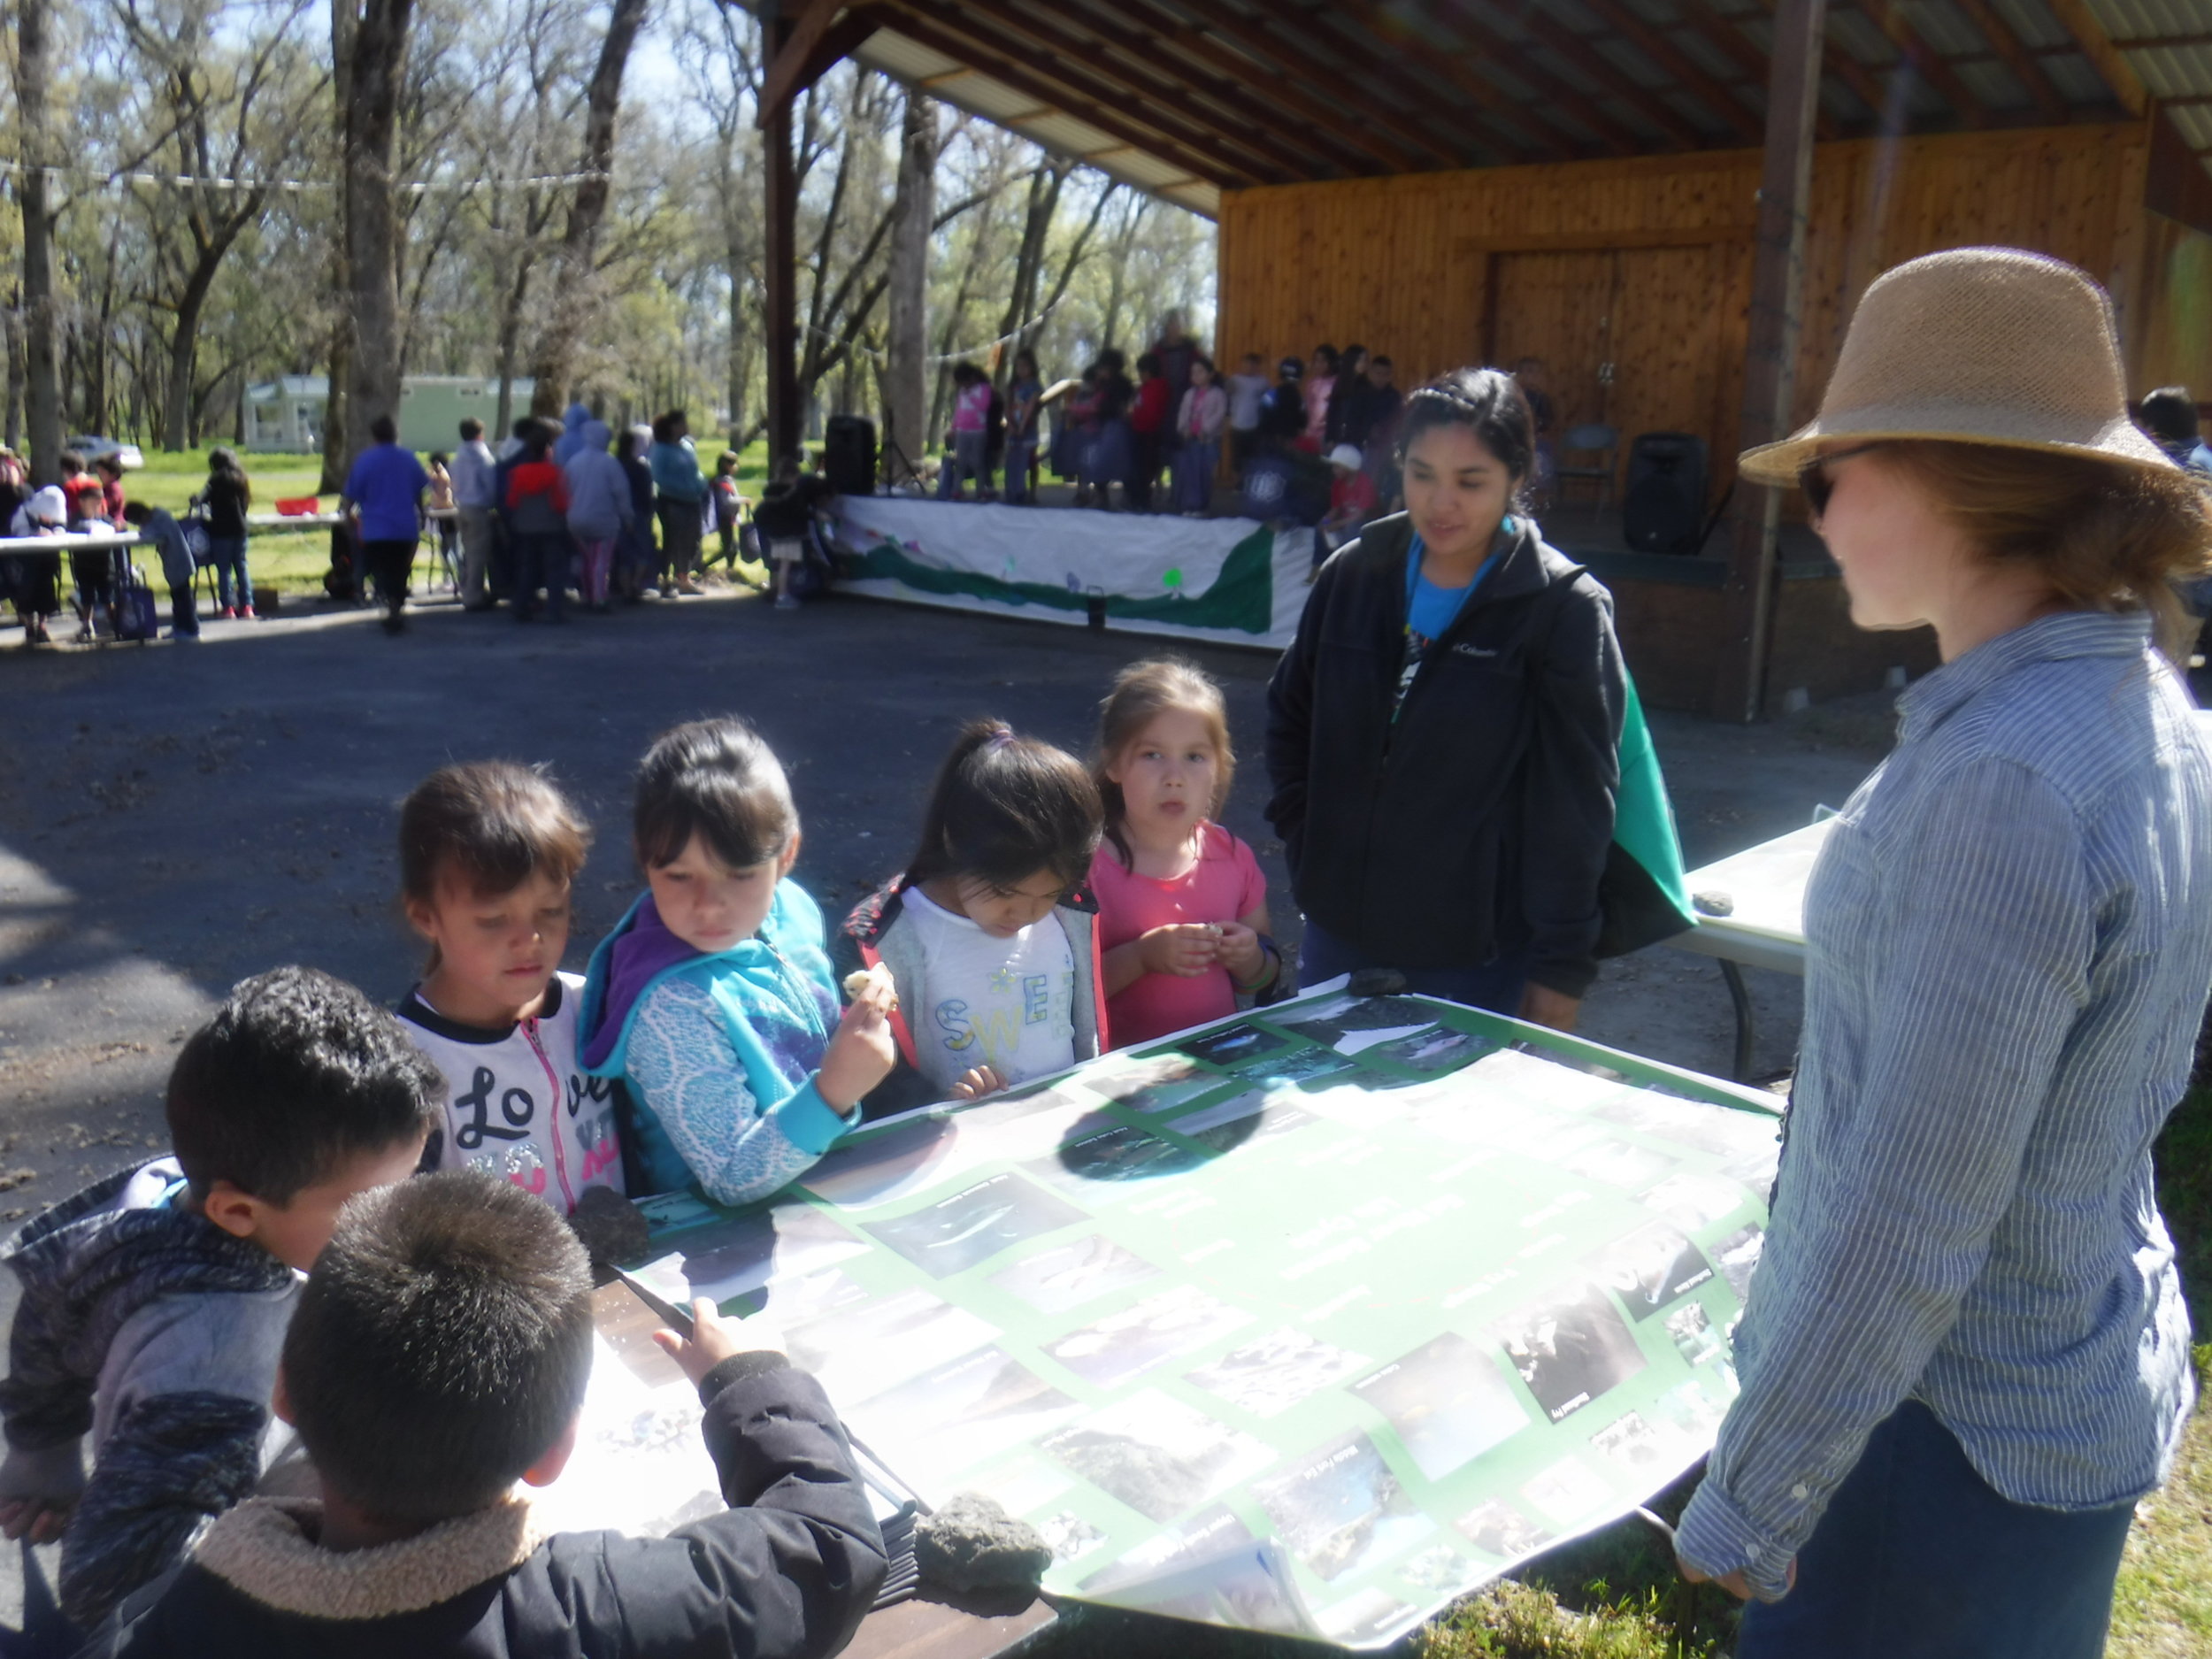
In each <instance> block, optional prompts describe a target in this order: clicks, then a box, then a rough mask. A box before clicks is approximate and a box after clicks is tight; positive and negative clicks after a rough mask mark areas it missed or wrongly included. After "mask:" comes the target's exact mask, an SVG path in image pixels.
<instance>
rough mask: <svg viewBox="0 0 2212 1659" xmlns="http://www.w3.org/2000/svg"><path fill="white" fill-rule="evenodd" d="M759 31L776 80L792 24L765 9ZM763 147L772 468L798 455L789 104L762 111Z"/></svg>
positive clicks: (795, 200)
mask: <svg viewBox="0 0 2212 1659" xmlns="http://www.w3.org/2000/svg"><path fill="white" fill-rule="evenodd" d="M762 12H763V16H762V19H761V27H762V31H763V35H764V43H765V44H766V46H767V48H768V50H767V52H766V53H765V54H764V55H765V57H766V58H767V62H768V65H769V66H770V69H771V73H772V72H773V67H774V65H775V63H776V60H777V59H778V58H780V57H781V56H782V54H783V53H784V52H786V51H787V50H791V21H790V19H789V18H788V16H787V15H786V8H785V7H783V6H781V5H778V4H773V3H772V4H768V5H766V6H764V7H763V8H762ZM760 125H761V143H762V149H763V152H764V154H763V159H764V162H765V163H766V165H765V166H764V168H763V169H762V173H763V174H764V178H765V180H766V186H767V188H766V196H767V201H766V203H765V206H766V209H767V213H766V218H765V223H764V226H763V232H762V238H761V242H762V246H761V255H762V263H763V264H764V265H765V266H766V271H765V278H766V280H765V283H764V287H765V288H766V290H767V292H766V294H765V295H764V296H763V297H764V300H765V303H766V311H767V315H766V317H765V318H764V322H765V324H766V326H767V333H768V464H769V467H770V470H771V472H773V469H774V468H775V466H776V465H777V464H778V463H780V462H781V461H782V460H784V459H785V458H786V457H791V456H795V455H797V454H798V452H799V429H800V419H799V416H800V411H799V287H798V269H797V266H798V257H799V250H798V207H799V186H798V179H797V175H796V173H795V171H794V169H793V167H792V164H791V100H790V99H789V98H786V99H784V100H783V101H782V102H781V103H779V104H769V105H768V106H767V107H766V108H765V109H764V110H763V111H761V121H760Z"/></svg>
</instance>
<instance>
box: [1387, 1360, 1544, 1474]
mask: <svg viewBox="0 0 2212 1659" xmlns="http://www.w3.org/2000/svg"><path fill="white" fill-rule="evenodd" d="M1351 1387H1352V1392H1353V1393H1354V1394H1357V1395H1358V1396H1359V1397H1360V1398H1361V1399H1362V1400H1364V1401H1365V1402H1367V1403H1368V1404H1369V1405H1371V1406H1372V1407H1373V1408H1374V1409H1376V1410H1377V1411H1379V1412H1380V1413H1382V1416H1383V1419H1384V1421H1386V1423H1388V1424H1389V1425H1390V1426H1391V1428H1392V1430H1393V1431H1394V1432H1395V1433H1396V1434H1397V1436H1398V1443H1399V1444H1400V1445H1402V1446H1403V1447H1404V1448H1406V1455H1407V1456H1409V1457H1410V1458H1412V1459H1413V1463H1414V1466H1415V1467H1416V1468H1417V1469H1418V1470H1420V1471H1421V1472H1422V1474H1423V1475H1425V1477H1427V1478H1428V1479H1431V1480H1441V1479H1444V1477H1445V1476H1447V1475H1448V1474H1450V1473H1451V1472H1452V1471H1454V1470H1455V1469H1459V1468H1463V1467H1464V1466H1465V1465H1466V1464H1468V1463H1472V1462H1473V1461H1474V1460H1475V1459H1476V1458H1478V1457H1479V1456H1481V1455H1483V1453H1485V1452H1486V1451H1488V1450H1489V1449H1490V1448H1492V1447H1494V1446H1496V1445H1499V1444H1501V1443H1502V1442H1503V1441H1504V1440H1509V1439H1510V1438H1511V1437H1512V1436H1513V1435H1516V1434H1517V1433H1519V1432H1521V1431H1522V1430H1523V1429H1525V1428H1526V1427H1527V1426H1528V1421H1529V1419H1528V1412H1527V1410H1526V1409H1525V1407H1524V1406H1523V1405H1522V1404H1521V1401H1520V1397H1519V1396H1518V1395H1517V1394H1515V1393H1514V1392H1513V1386H1512V1385H1511V1384H1510V1383H1509V1382H1508V1381H1507V1380H1506V1379H1505V1378H1504V1376H1503V1375H1502V1373H1501V1372H1500V1371H1499V1370H1498V1366H1497V1362H1496V1361H1495V1360H1494V1359H1493V1358H1492V1357H1491V1355H1490V1353H1489V1351H1488V1350H1487V1349H1486V1348H1479V1347H1478V1346H1476V1345H1475V1344H1474V1343H1472V1342H1470V1341H1469V1340H1467V1339H1466V1338H1465V1337H1463V1336H1461V1335H1459V1334H1458V1333H1455V1332H1451V1331H1447V1332H1445V1333H1443V1334H1442V1335H1440V1336H1438V1337H1435V1338H1432V1340H1429V1341H1426V1342H1424V1343H1423V1344H1422V1345H1421V1346H1420V1347H1419V1348H1415V1349H1414V1350H1413V1351H1412V1352H1411V1353H1409V1354H1407V1355H1405V1356H1403V1357H1402V1358H1400V1359H1397V1360H1394V1361H1393V1362H1392V1363H1390V1364H1387V1365H1386V1366H1384V1367H1383V1368H1382V1370H1380V1371H1377V1372H1376V1373H1375V1374H1374V1375H1373V1376H1371V1377H1363V1378H1361V1379H1359V1381H1357V1382H1356V1383H1354V1384H1353V1385H1352V1386H1351Z"/></svg>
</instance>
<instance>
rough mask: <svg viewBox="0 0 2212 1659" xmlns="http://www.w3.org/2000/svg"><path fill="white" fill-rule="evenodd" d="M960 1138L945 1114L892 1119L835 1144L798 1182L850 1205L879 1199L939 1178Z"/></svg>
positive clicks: (855, 1206) (851, 1207) (855, 1207)
mask: <svg viewBox="0 0 2212 1659" xmlns="http://www.w3.org/2000/svg"><path fill="white" fill-rule="evenodd" d="M959 1139H960V1132H959V1131H958V1130H957V1129H956V1128H955V1127H954V1126H953V1125H952V1123H951V1121H950V1120H949V1119H948V1118H915V1119H914V1120H913V1121H911V1122H909V1123H902V1124H894V1125H891V1126H890V1127H888V1128H887V1129H878V1130H875V1131H873V1132H872V1133H868V1134H864V1135H862V1136H861V1137H859V1139H857V1140H854V1141H846V1142H845V1143H844V1144H842V1145H841V1146H837V1147H833V1148H831V1149H830V1150H829V1151H828V1152H827V1153H826V1154H825V1155H824V1156H823V1158H822V1161H821V1162H820V1163H818V1164H816V1165H815V1166H814V1167H813V1168H812V1169H810V1170H809V1171H807V1172H806V1173H805V1174H803V1175H802V1176H800V1177H799V1185H800V1186H801V1187H804V1188H806V1190H807V1191H808V1192H810V1193H812V1194H814V1195H815V1196H816V1197H817V1198H820V1199H825V1200H826V1201H827V1202H830V1203H833V1204H841V1205H843V1206H844V1207H845V1208H847V1209H849V1210H858V1209H864V1208H866V1207H867V1206H868V1205H870V1204H879V1203H883V1202H887V1201H888V1200H890V1199H893V1198H899V1197H902V1196H904V1195H905V1194H909V1193H918V1192H920V1191H921V1189H922V1188H923V1187H926V1186H928V1185H929V1184H930V1183H931V1182H933V1181H935V1180H938V1179H942V1178H943V1177H942V1175H941V1171H946V1165H947V1164H949V1161H950V1159H951V1157H952V1154H953V1149H954V1148H955V1147H956V1145H957V1144H958V1142H959ZM948 1172H949V1171H948Z"/></svg>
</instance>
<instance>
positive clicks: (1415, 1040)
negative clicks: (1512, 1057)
mask: <svg viewBox="0 0 2212 1659" xmlns="http://www.w3.org/2000/svg"><path fill="white" fill-rule="evenodd" d="M1497 1046H1498V1045H1497V1043H1496V1041H1494V1039H1492V1038H1489V1037H1478V1036H1476V1035H1475V1034H1474V1033H1472V1032H1467V1031H1454V1030H1453V1029H1452V1028H1451V1027H1450V1026H1449V1025H1431V1026H1430V1027H1429V1028H1428V1029H1427V1030H1426V1031H1417V1032H1415V1033H1413V1034H1412V1035H1411V1036H1409V1037H1401V1038H1399V1039H1398V1040H1397V1041H1394V1042H1382V1043H1377V1044H1376V1045H1375V1046H1374V1047H1373V1048H1368V1049H1365V1050H1363V1057H1364V1058H1366V1059H1370V1060H1374V1059H1381V1060H1387V1061H1389V1062H1390V1064H1393V1065H1402V1066H1403V1067H1405V1069H1406V1070H1407V1071H1418V1072H1420V1073H1421V1075H1422V1076H1424V1077H1440V1076H1441V1075H1443V1074H1444V1073H1445V1072H1447V1071H1458V1070H1460V1069H1461V1068H1462V1067H1463V1066H1470V1065H1472V1064H1474V1063H1475V1062H1476V1061H1478V1060H1479V1059H1481V1058H1482V1056H1484V1055H1486V1054H1488V1053H1489V1052H1490V1051H1491V1050H1492V1049H1493V1048H1496V1047H1497Z"/></svg>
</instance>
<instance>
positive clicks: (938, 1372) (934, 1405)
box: [842, 1348, 1080, 1487]
mask: <svg viewBox="0 0 2212 1659" xmlns="http://www.w3.org/2000/svg"><path fill="white" fill-rule="evenodd" d="M1079 1409H1080V1408H1079V1406H1078V1404H1077V1402H1075V1401H1073V1400H1071V1399H1070V1398H1069V1397H1068V1396H1067V1395H1066V1394H1063V1393H1061V1392H1060V1391H1059V1390H1058V1389H1057V1388H1055V1387H1053V1386H1051V1385H1050V1384H1048V1383H1047V1382H1046V1381H1045V1380H1044V1379H1041V1377H1039V1376H1038V1375H1037V1374H1036V1373H1035V1372H1033V1371H1031V1370H1029V1369H1028V1367H1026V1366H1025V1365H1023V1364H1022V1363H1020V1362H1019V1361H1018V1360H1016V1359H1014V1358H1012V1357H1010V1356H1008V1355H1006V1354H1004V1353H1002V1352H1001V1351H1000V1350H999V1349H997V1348H979V1349H977V1350H975V1351H974V1352H973V1353H969V1354H964V1355H962V1356H960V1357H959V1358H957V1359H954V1360H949V1361H947V1362H946V1363H944V1364H942V1365H937V1366H933V1367H931V1368H930V1369H929V1370H927V1371H923V1372H922V1373H920V1374H919V1375H918V1376H916V1377H912V1378H910V1379H908V1380H906V1381H905V1382H902V1383H899V1384H896V1385H895V1386H892V1387H889V1388H887V1389H885V1390H884V1391H883V1392H882V1393H880V1394H874V1395H872V1396H871V1397H870V1398H868V1399H866V1400H859V1401H854V1402H849V1403H847V1404H846V1405H844V1406H843V1407H842V1411H843V1415H844V1417H845V1418H846V1419H847V1420H848V1421H849V1422H850V1423H851V1424H852V1425H853V1429H854V1432H856V1433H858V1434H859V1435H861V1436H862V1437H863V1438H864V1439H865V1440H867V1441H868V1443H869V1444H870V1445H872V1446H873V1447H875V1448H878V1450H879V1452H880V1454H881V1455H883V1456H884V1457H886V1458H887V1459H889V1460H890V1463H891V1466H892V1467H893V1468H894V1469H895V1471H897V1472H898V1473H899V1474H900V1475H901V1476H902V1478H904V1479H908V1480H914V1481H920V1482H922V1483H923V1485H924V1486H925V1487H927V1486H933V1485H938V1484H940V1482H939V1480H937V1479H933V1474H936V1475H940V1476H941V1477H943V1478H944V1479H950V1478H952V1475H953V1473H954V1471H957V1470H959V1469H962V1468H965V1467H968V1466H970V1465H972V1464H974V1463H979V1462H980V1461H982V1460H983V1459H984V1458H986V1457H989V1456H993V1455H996V1454H997V1453H999V1452H1002V1451H1004V1450H1006V1449H1007V1448H1010V1447H1014V1446H1018V1445H1021V1444H1022V1443H1024V1442H1025V1441H1027V1440H1034V1439H1035V1438H1036V1437H1037V1436H1038V1435H1040V1434H1043V1433H1046V1432H1048V1431H1050V1430H1052V1429H1055V1428H1056V1427H1058V1426H1059V1425H1061V1424H1062V1423H1064V1422H1065V1421H1066V1420H1067V1419H1068V1418H1069V1417H1072V1416H1073V1415H1074V1414H1075V1413H1076V1412H1077V1411H1078V1410H1079Z"/></svg>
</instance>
